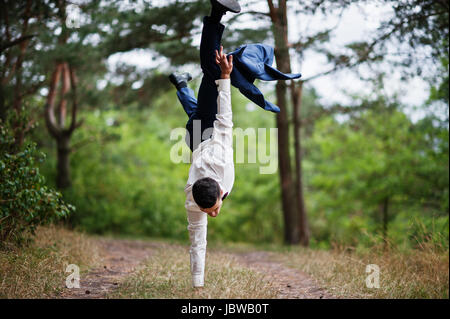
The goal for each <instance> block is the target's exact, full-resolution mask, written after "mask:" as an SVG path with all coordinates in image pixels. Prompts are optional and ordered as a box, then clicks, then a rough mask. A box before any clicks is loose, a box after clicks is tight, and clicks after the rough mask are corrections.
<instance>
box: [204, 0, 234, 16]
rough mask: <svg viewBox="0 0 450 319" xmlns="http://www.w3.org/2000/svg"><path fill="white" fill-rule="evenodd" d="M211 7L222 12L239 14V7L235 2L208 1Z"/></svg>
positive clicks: (230, 0)
mask: <svg viewBox="0 0 450 319" xmlns="http://www.w3.org/2000/svg"><path fill="white" fill-rule="evenodd" d="M210 1H211V4H212V6H213V7H216V8H218V9H220V10H221V11H223V12H224V13H225V12H226V11H231V12H234V13H239V12H241V6H240V5H239V3H238V2H237V1H236V0H210Z"/></svg>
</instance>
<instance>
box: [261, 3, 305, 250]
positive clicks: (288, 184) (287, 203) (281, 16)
mask: <svg viewBox="0 0 450 319" xmlns="http://www.w3.org/2000/svg"><path fill="white" fill-rule="evenodd" d="M268 4H269V9H270V17H271V20H272V24H273V33H274V39H275V59H276V62H277V67H278V69H279V70H280V71H281V72H285V73H291V61H290V56H289V47H288V38H287V34H288V25H287V9H286V0H279V1H278V8H277V7H275V6H274V4H273V1H272V0H268ZM276 94H277V104H278V106H279V107H280V113H279V114H278V116H277V128H278V159H279V165H280V184H281V200H282V207H283V217H284V241H285V243H286V244H290V245H294V244H298V243H299V233H298V212H297V205H296V196H295V185H294V180H293V174H292V173H293V172H292V167H291V156H290V152H289V147H290V143H289V120H288V110H287V106H288V103H287V100H286V95H287V85H286V83H285V82H284V81H279V82H278V83H277V86H276Z"/></svg>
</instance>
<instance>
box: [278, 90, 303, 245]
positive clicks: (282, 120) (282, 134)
mask: <svg viewBox="0 0 450 319" xmlns="http://www.w3.org/2000/svg"><path fill="white" fill-rule="evenodd" d="M276 92H277V101H278V105H279V107H280V113H279V114H278V116H277V127H278V162H279V166H280V184H281V201H282V208H283V218H284V242H285V243H286V244H290V245H295V244H298V242H299V236H298V228H297V210H296V205H295V189H294V183H293V180H292V168H291V158H290V153H289V122H288V117H287V108H286V107H287V105H286V84H285V83H284V82H278V84H277V90H276Z"/></svg>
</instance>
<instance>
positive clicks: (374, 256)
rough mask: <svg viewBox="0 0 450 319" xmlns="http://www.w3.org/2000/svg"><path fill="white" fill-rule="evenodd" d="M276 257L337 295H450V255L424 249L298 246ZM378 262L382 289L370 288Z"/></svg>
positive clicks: (396, 296)
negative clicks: (369, 268) (370, 267)
mask: <svg viewBox="0 0 450 319" xmlns="http://www.w3.org/2000/svg"><path fill="white" fill-rule="evenodd" d="M271 257H272V258H273V259H274V260H278V261H281V262H282V263H284V264H285V265H286V266H288V267H291V268H295V269H299V270H302V271H304V272H306V273H308V274H309V275H310V276H311V277H313V278H314V279H315V280H316V281H317V282H318V283H319V284H320V285H321V286H323V287H327V289H328V290H329V291H330V292H331V293H333V294H334V295H336V296H339V297H344V298H387V299H424V298H431V299H440V298H448V297H449V254H448V250H447V251H445V252H443V251H440V250H435V249H433V248H431V247H426V248H424V249H420V250H417V249H416V250H410V251H407V252H399V251H384V252H382V251H377V250H375V249H374V250H372V251H371V252H364V253H356V252H348V251H345V250H343V251H336V250H334V251H322V250H312V249H300V248H297V249H294V250H292V251H290V252H284V253H280V252H272V253H271ZM369 264H375V265H378V267H379V270H380V275H379V286H380V287H379V288H367V286H366V278H367V276H368V275H369V273H366V267H367V265H369Z"/></svg>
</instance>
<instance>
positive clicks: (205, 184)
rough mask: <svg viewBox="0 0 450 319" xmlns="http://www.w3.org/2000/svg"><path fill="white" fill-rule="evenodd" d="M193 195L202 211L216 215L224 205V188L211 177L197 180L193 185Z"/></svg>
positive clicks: (212, 215)
mask: <svg viewBox="0 0 450 319" xmlns="http://www.w3.org/2000/svg"><path fill="white" fill-rule="evenodd" d="M192 196H193V197H194V200H195V202H196V203H197V205H198V207H200V210H201V211H202V212H205V213H207V214H208V215H209V216H211V217H216V216H217V215H218V214H219V212H220V208H221V206H222V190H221V189H220V186H219V183H217V182H216V181H215V180H213V179H212V178H209V177H205V178H201V179H199V180H197V181H196V182H195V183H194V185H193V186H192Z"/></svg>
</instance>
